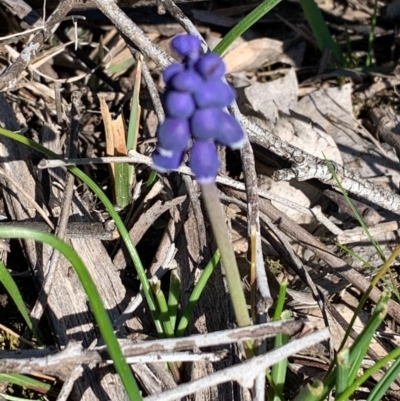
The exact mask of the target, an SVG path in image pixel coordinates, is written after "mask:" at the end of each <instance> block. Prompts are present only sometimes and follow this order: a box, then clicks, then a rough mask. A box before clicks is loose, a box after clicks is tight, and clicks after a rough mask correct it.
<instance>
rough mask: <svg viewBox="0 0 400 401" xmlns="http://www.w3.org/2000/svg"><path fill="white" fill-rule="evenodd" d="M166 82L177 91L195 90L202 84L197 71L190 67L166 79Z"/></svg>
mask: <svg viewBox="0 0 400 401" xmlns="http://www.w3.org/2000/svg"><path fill="white" fill-rule="evenodd" d="M168 84H169V85H170V86H171V87H172V88H174V89H176V90H178V91H184V92H195V91H197V90H198V89H199V87H200V85H201V84H202V79H201V76H200V75H199V74H198V73H197V72H195V71H194V70H192V69H187V70H185V71H182V72H179V73H178V74H175V75H174V76H173V77H172V78H171V79H170V80H169V81H168Z"/></svg>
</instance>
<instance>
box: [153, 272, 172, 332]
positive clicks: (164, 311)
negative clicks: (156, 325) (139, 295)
mask: <svg viewBox="0 0 400 401" xmlns="http://www.w3.org/2000/svg"><path fill="white" fill-rule="evenodd" d="M151 288H152V289H153V292H154V295H155V297H156V300H157V303H158V307H159V308H160V316H161V321H162V323H163V325H164V331H165V334H166V335H167V337H170V338H172V337H174V330H173V329H172V325H171V321H170V319H169V313H168V305H167V300H166V299H165V295H164V292H163V291H162V289H161V281H160V280H158V279H157V280H155V281H153V282H151Z"/></svg>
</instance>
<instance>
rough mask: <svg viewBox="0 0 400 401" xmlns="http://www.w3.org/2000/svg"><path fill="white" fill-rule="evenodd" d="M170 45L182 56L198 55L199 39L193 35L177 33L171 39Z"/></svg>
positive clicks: (191, 57) (194, 57)
mask: <svg viewBox="0 0 400 401" xmlns="http://www.w3.org/2000/svg"><path fill="white" fill-rule="evenodd" d="M171 47H172V48H173V49H174V50H175V51H176V52H177V53H178V54H179V55H180V56H182V57H188V58H190V59H192V60H193V59H196V58H197V57H199V55H200V49H201V43H200V39H199V38H198V37H197V36H194V35H186V34H183V35H178V36H175V37H174V38H173V39H172V41H171Z"/></svg>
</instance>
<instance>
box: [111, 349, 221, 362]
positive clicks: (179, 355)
mask: <svg viewBox="0 0 400 401" xmlns="http://www.w3.org/2000/svg"><path fill="white" fill-rule="evenodd" d="M227 353H228V351H225V352H221V351H218V352H203V353H201V354H193V353H192V352H189V351H184V352H152V353H150V354H146V355H138V356H131V357H128V358H126V362H127V363H129V364H130V365H131V364H133V363H160V362H161V363H162V362H164V363H166V362H197V361H209V362H219V361H221V360H222V359H224V358H225V357H226V354H227ZM106 363H108V364H109V365H111V364H113V363H114V362H113V361H112V360H110V359H109V360H108V361H106Z"/></svg>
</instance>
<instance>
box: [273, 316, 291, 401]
mask: <svg viewBox="0 0 400 401" xmlns="http://www.w3.org/2000/svg"><path fill="white" fill-rule="evenodd" d="M291 317H292V314H291V312H290V311H283V312H282V313H281V316H280V318H281V320H287V319H290V318H291ZM274 320H275V319H274ZM288 341H289V336H288V335H286V334H278V335H277V336H276V337H275V344H274V347H275V348H279V347H282V346H283V345H285V344H286V343H287V342H288ZM287 365H288V360H287V358H285V359H282V360H281V361H280V362H279V363H277V364H276V365H274V366H273V367H272V371H271V380H272V383H273V386H271V389H270V394H268V400H271V401H280V400H282V399H283V387H284V385H285V380H286V372H287Z"/></svg>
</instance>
